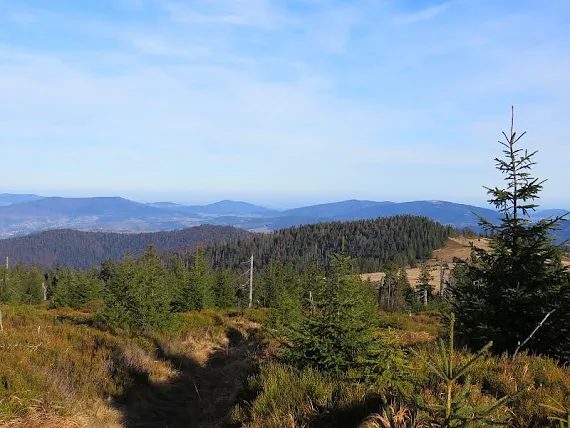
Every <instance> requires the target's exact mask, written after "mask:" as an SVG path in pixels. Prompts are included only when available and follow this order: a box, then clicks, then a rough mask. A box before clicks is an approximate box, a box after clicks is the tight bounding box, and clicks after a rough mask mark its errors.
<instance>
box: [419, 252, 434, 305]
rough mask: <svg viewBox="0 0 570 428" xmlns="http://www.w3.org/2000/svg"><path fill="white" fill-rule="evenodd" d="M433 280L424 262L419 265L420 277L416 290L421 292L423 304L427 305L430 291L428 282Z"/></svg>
mask: <svg viewBox="0 0 570 428" xmlns="http://www.w3.org/2000/svg"><path fill="white" fill-rule="evenodd" d="M432 280H433V276H432V274H431V273H430V271H429V267H428V265H427V263H426V262H422V263H421V264H420V276H419V277H418V281H417V288H418V290H421V291H422V296H423V303H424V305H427V302H428V299H429V298H431V295H432V289H431V284H430V282H431V281H432Z"/></svg>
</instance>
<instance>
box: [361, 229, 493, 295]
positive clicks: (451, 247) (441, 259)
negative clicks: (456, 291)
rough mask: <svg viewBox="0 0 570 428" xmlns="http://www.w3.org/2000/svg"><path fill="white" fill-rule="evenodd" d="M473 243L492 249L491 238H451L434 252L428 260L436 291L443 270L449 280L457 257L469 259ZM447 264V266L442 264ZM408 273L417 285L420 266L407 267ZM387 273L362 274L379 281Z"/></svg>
mask: <svg viewBox="0 0 570 428" xmlns="http://www.w3.org/2000/svg"><path fill="white" fill-rule="evenodd" d="M471 243H473V245H475V247H477V248H482V249H485V250H487V251H488V250H490V246H489V240H488V239H486V238H473V239H467V238H461V237H459V238H449V239H448V240H447V241H446V243H445V246H444V247H443V248H439V249H437V250H435V251H434V252H433V257H432V258H431V259H429V260H427V261H426V264H427V266H428V268H429V271H430V274H431V276H432V280H431V281H430V285H431V286H432V288H433V290H434V291H435V292H437V291H439V288H440V282H441V273H442V272H441V271H442V270H443V278H444V280H449V277H450V275H451V270H452V269H453V266H454V263H453V260H454V259H455V258H459V259H467V258H469V256H470V255H471ZM445 264H447V267H445V266H443V267H442V266H441V265H445ZM406 273H407V274H408V279H409V281H410V284H411V285H416V284H417V282H418V278H419V277H420V268H419V267H415V268H407V269H406ZM385 276H386V274H385V273H384V272H374V273H365V274H362V275H361V278H362V279H363V280H364V281H368V280H370V281H371V282H374V283H379V282H381V281H383V280H384V277H385Z"/></svg>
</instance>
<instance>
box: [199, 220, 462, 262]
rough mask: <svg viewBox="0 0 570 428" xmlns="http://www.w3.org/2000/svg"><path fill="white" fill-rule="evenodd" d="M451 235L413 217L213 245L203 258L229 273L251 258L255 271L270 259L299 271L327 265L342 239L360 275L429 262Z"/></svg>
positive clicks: (324, 226)
mask: <svg viewBox="0 0 570 428" xmlns="http://www.w3.org/2000/svg"><path fill="white" fill-rule="evenodd" d="M452 231H453V229H452V228H451V227H449V226H443V225H441V224H440V223H436V222H433V221H431V220H429V219H428V218H426V217H416V216H395V217H384V218H379V219H376V220H359V221H351V222H332V223H317V224H312V225H307V226H300V227H293V228H290V229H283V230H279V231H277V232H275V233H272V234H255V235H250V236H247V237H244V238H241V239H239V240H238V241H236V242H224V243H215V244H214V245H211V246H209V247H208V248H207V254H208V255H209V256H210V258H211V260H212V261H213V263H214V266H225V267H230V268H237V267H238V266H239V265H240V264H242V263H243V262H244V261H247V260H248V258H249V257H250V256H251V255H252V254H253V255H254V257H255V260H256V266H257V267H262V266H264V265H266V264H267V263H269V262H270V261H271V260H280V261H283V262H285V263H293V264H294V265H296V266H298V267H300V266H301V265H304V264H308V263H315V262H316V263H318V264H320V265H327V264H328V258H329V256H330V255H331V254H334V253H336V252H339V251H341V246H342V237H345V242H346V244H345V250H346V252H347V253H348V254H349V255H350V256H352V257H353V258H356V259H357V261H358V263H359V267H360V270H361V271H362V272H374V271H377V270H379V269H381V268H382V267H383V265H384V264H385V263H386V262H389V261H395V262H396V263H398V264H409V263H413V262H414V261H416V260H422V259H425V258H427V257H429V256H430V253H431V252H432V251H433V250H434V249H437V248H440V247H442V246H443V245H444V243H445V241H446V239H447V238H448V237H449V236H450V234H451V233H452ZM242 266H243V264H242Z"/></svg>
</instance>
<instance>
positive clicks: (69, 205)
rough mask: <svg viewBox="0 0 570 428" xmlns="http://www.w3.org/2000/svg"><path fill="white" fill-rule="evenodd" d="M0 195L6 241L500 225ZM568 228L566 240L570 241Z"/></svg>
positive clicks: (363, 207) (393, 208) (447, 211)
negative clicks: (410, 223)
mask: <svg viewBox="0 0 570 428" xmlns="http://www.w3.org/2000/svg"><path fill="white" fill-rule="evenodd" d="M4 195H8V196H5V198H4V201H5V203H8V201H11V203H10V204H9V205H4V206H2V205H1V202H2V195H0V238H10V237H14V236H25V235H27V234H30V233H35V232H38V231H42V230H52V229H75V230H87V231H89V230H105V231H116V232H123V233H125V232H133V233H137V232H156V231H168V230H180V229H186V228H188V227H193V226H198V225H201V224H212V225H227V226H237V227H240V228H242V229H246V230H252V231H274V230H279V229H283V228H288V227H293V226H301V225H306V224H314V223H321V222H329V221H335V220H339V221H351V220H366V219H374V218H378V217H388V216H394V215H400V214H403V215H420V216H426V217H428V218H430V219H431V220H434V221H438V222H440V223H442V224H449V225H451V226H453V227H456V228H464V227H469V228H472V229H474V230H479V227H478V217H477V216H476V215H475V214H474V212H475V213H477V214H479V215H482V216H484V217H486V218H487V219H489V220H490V221H493V222H494V221H498V219H499V215H498V213H496V212H495V211H493V210H491V209H489V208H483V207H477V206H474V205H467V204H459V203H455V202H449V201H441V200H423V201H422V200H419V201H409V202H392V201H371V200H359V199H348V200H345V201H337V202H331V203H324V204H315V205H308V206H303V207H298V208H293V209H288V210H275V209H270V208H266V207H263V206H260V205H255V204H251V203H248V202H244V201H232V200H222V201H219V202H215V203H213V204H208V205H182V204H176V203H173V202H151V203H140V202H135V201H132V200H129V199H125V198H122V197H119V196H114V197H93V198H64V197H41V196H37V195H17V194H4ZM563 211H564V210H559V209H548V210H539V211H537V212H536V213H533V216H532V220H533V221H536V220H540V219H541V218H544V217H546V216H548V215H551V214H559V213H561V212H563ZM567 229H568V228H562V230H561V231H560V232H559V235H560V236H559V238H560V239H568V238H570V231H568V230H567Z"/></svg>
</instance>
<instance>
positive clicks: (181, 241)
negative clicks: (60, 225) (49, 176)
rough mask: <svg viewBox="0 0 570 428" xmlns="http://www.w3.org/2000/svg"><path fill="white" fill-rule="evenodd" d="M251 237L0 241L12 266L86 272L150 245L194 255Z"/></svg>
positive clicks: (218, 229)
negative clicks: (201, 249)
mask: <svg viewBox="0 0 570 428" xmlns="http://www.w3.org/2000/svg"><path fill="white" fill-rule="evenodd" d="M251 234H252V233H251V232H247V231H245V230H243V229H238V228H235V227H231V226H210V225H202V226H197V227H191V228H188V229H184V230H177V231H171V232H155V233H136V234H124V233H112V232H82V231H77V230H50V231H46V232H40V233H36V234H33V235H28V236H23V237H19V238H11V239H5V240H0V259H1V260H4V259H5V258H6V257H10V260H11V261H12V263H15V262H18V261H22V262H25V263H39V264H40V265H42V266H44V267H53V266H55V265H56V264H58V263H60V264H62V265H69V266H73V267H75V268H87V267H91V266H96V265H99V264H101V263H102V262H103V261H104V260H106V259H112V260H118V259H120V258H122V257H123V256H125V255H126V254H127V253H130V254H132V255H134V256H139V255H141V254H142V253H143V252H144V251H145V250H146V248H147V246H148V245H152V246H153V247H154V248H155V249H156V250H157V251H159V252H166V251H171V250H180V251H192V250H195V249H196V248H197V247H198V246H200V245H209V244H212V243H214V242H222V243H223V242H229V241H232V242H233V241H235V240H237V239H238V238H245V237H248V236H249V235H251Z"/></svg>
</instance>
